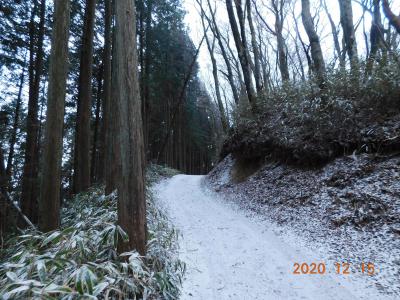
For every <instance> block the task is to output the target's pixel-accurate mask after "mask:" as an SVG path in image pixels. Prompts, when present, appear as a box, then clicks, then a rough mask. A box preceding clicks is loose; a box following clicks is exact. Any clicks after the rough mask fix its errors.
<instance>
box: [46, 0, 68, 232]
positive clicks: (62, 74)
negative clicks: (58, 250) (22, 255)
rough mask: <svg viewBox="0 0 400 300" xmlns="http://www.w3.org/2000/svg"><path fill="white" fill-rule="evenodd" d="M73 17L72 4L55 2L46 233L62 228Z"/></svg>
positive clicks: (50, 88)
mask: <svg viewBox="0 0 400 300" xmlns="http://www.w3.org/2000/svg"><path fill="white" fill-rule="evenodd" d="M69 14H70V1H66V0H54V21H53V32H52V38H51V54H50V69H49V90H48V96H47V97H48V98H47V120H46V128H45V140H44V151H43V161H42V163H43V172H42V173H43V174H42V181H41V194H40V201H39V212H40V218H39V227H40V229H41V230H42V231H50V230H54V229H57V228H58V227H59V225H60V202H61V200H60V184H61V157H62V149H63V147H62V143H63V124H64V105H65V93H66V81H67V70H68V36H69V17H70V16H69Z"/></svg>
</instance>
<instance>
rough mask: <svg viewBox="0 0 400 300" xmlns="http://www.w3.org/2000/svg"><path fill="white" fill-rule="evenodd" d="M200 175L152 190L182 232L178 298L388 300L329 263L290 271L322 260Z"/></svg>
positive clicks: (183, 177)
mask: <svg viewBox="0 0 400 300" xmlns="http://www.w3.org/2000/svg"><path fill="white" fill-rule="evenodd" d="M202 179H203V177H202V176H188V175H177V176H174V177H173V178H172V179H169V180H166V181H164V182H162V183H160V184H159V185H158V186H157V187H156V189H155V191H156V194H157V197H158V198H159V201H161V205H163V206H164V207H165V208H166V209H167V211H168V214H169V216H170V217H171V219H172V221H173V222H174V224H175V225H176V226H177V228H178V229H179V230H180V232H181V234H182V236H183V238H182V240H181V242H180V244H181V245H180V246H181V253H180V255H181V259H182V260H184V261H185V262H186V264H187V269H188V270H187V274H186V280H185V281H184V285H183V291H182V297H181V299H183V300H186V299H196V300H197V299H199V300H200V299H205V300H213V299H215V300H224V299H249V300H250V299H262V300H268V299H273V300H274V299H335V300H338V299H351V300H355V299H390V298H386V297H384V296H382V295H380V294H378V293H377V291H376V290H375V289H374V288H372V287H366V283H365V281H364V280H363V278H361V276H360V275H359V276H355V275H337V274H335V268H334V266H333V265H328V263H327V265H326V268H327V274H325V275H294V274H293V265H294V263H296V262H298V263H300V264H301V263H303V262H308V263H312V262H317V263H318V262H321V260H319V259H318V257H316V254H315V253H310V252H309V251H308V250H307V249H304V248H301V247H299V246H297V243H296V241H294V240H290V239H289V240H287V239H285V240H283V237H282V236H280V235H279V234H276V233H275V231H274V229H273V228H274V226H273V225H272V224H265V222H261V221H259V220H256V219H254V218H251V217H248V216H246V212H242V211H239V210H237V209H236V208H235V207H233V206H232V205H229V204H227V203H225V202H224V201H223V200H222V199H219V198H218V196H217V195H216V194H215V193H213V192H211V191H209V190H208V189H207V188H206V187H204V186H203V185H202ZM362 276H367V275H362Z"/></svg>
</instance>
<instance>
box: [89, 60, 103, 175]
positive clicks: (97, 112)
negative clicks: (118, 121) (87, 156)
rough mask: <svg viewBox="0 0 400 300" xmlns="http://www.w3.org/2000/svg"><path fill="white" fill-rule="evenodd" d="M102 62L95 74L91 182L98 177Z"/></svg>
mask: <svg viewBox="0 0 400 300" xmlns="http://www.w3.org/2000/svg"><path fill="white" fill-rule="evenodd" d="M103 69H104V68H103V64H101V65H100V68H99V70H98V74H97V97H96V110H95V119H94V130H93V142H92V158H91V163H90V167H91V170H90V176H91V181H92V182H97V180H98V179H99V176H98V169H100V168H99V156H98V153H99V152H98V144H99V127H100V106H101V98H102V90H103Z"/></svg>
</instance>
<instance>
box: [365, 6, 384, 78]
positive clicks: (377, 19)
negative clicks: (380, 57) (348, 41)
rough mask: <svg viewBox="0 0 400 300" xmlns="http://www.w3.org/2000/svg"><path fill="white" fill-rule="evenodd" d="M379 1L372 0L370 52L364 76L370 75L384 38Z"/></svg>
mask: <svg viewBox="0 0 400 300" xmlns="http://www.w3.org/2000/svg"><path fill="white" fill-rule="evenodd" d="M379 2H380V0H373V18H372V24H371V31H370V41H371V51H370V54H369V57H368V60H367V66H366V68H365V72H366V74H367V75H368V74H371V72H372V68H373V65H374V62H375V60H376V55H377V53H378V51H379V49H380V48H381V46H382V44H383V42H384V37H383V32H384V28H383V25H382V18H381V11H380V5H379V4H380V3H379Z"/></svg>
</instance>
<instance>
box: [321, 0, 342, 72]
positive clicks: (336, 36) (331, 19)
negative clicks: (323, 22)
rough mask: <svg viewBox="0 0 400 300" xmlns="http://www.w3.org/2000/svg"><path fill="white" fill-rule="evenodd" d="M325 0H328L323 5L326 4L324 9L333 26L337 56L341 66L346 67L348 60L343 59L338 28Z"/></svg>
mask: <svg viewBox="0 0 400 300" xmlns="http://www.w3.org/2000/svg"><path fill="white" fill-rule="evenodd" d="M325 1H326V0H324V3H323V6H324V9H325V13H326V15H327V16H328V20H329V24H330V26H331V32H332V38H333V44H334V46H335V51H336V55H337V58H338V59H339V66H340V68H341V69H344V68H345V65H346V62H345V61H344V59H343V55H342V50H341V49H340V43H339V35H338V29H337V27H336V24H335V22H334V21H333V18H332V16H331V14H330V13H329V9H328V7H327V6H326V2H325Z"/></svg>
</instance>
